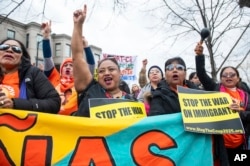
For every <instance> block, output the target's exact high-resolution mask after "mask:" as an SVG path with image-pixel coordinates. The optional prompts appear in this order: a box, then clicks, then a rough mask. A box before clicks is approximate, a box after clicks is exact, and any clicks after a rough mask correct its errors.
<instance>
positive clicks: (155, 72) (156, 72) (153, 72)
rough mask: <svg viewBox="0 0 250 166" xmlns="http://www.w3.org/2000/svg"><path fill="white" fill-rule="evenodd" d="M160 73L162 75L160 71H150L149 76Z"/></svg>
mask: <svg viewBox="0 0 250 166" xmlns="http://www.w3.org/2000/svg"><path fill="white" fill-rule="evenodd" d="M158 73H161V71H160V70H150V71H149V74H158Z"/></svg>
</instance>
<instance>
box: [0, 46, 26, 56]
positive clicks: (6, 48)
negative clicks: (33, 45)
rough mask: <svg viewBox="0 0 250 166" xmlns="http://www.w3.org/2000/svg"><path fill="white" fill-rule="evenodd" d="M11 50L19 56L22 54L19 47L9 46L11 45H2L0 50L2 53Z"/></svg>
mask: <svg viewBox="0 0 250 166" xmlns="http://www.w3.org/2000/svg"><path fill="white" fill-rule="evenodd" d="M9 48H11V50H12V51H13V52H15V53H18V54H21V53H22V49H21V48H20V47H18V46H12V45H9V44H1V45H0V50H1V51H6V50H8V49H9Z"/></svg>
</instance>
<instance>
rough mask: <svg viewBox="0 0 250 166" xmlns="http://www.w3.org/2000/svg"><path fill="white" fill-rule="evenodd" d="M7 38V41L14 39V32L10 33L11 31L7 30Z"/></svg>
mask: <svg viewBox="0 0 250 166" xmlns="http://www.w3.org/2000/svg"><path fill="white" fill-rule="evenodd" d="M7 38H8V39H15V31H12V30H10V29H8V31H7Z"/></svg>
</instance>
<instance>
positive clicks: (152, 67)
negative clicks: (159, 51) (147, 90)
mask: <svg viewBox="0 0 250 166" xmlns="http://www.w3.org/2000/svg"><path fill="white" fill-rule="evenodd" d="M154 68H157V69H158V70H160V72H161V77H162V78H163V72H162V70H161V68H160V67H159V66H156V65H154V66H151V67H150V68H149V69H148V77H149V73H150V70H152V69H154Z"/></svg>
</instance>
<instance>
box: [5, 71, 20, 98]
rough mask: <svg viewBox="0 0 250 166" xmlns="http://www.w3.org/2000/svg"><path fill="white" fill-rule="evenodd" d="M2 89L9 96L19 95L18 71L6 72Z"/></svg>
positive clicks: (16, 96) (15, 96)
mask: <svg viewBox="0 0 250 166" xmlns="http://www.w3.org/2000/svg"><path fill="white" fill-rule="evenodd" d="M2 91H3V92H4V93H5V95H6V96H7V97H9V98H18V97H19V77H18V71H16V72H14V73H10V74H5V75H4V79H3V82H2Z"/></svg>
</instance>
